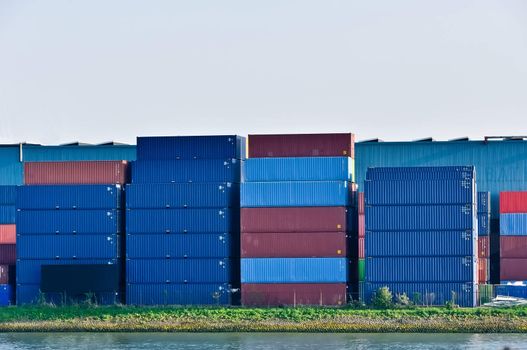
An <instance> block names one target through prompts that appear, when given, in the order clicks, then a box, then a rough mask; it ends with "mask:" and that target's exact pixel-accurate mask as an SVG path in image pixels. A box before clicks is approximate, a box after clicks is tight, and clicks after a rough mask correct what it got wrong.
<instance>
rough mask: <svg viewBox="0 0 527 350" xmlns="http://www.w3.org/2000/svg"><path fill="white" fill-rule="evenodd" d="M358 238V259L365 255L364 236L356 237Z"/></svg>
mask: <svg viewBox="0 0 527 350" xmlns="http://www.w3.org/2000/svg"><path fill="white" fill-rule="evenodd" d="M357 240H358V243H359V255H358V256H359V258H360V259H364V257H365V255H364V253H365V238H364V237H358V238H357Z"/></svg>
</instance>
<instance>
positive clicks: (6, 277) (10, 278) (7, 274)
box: [0, 265, 16, 284]
mask: <svg viewBox="0 0 527 350" xmlns="http://www.w3.org/2000/svg"><path fill="white" fill-rule="evenodd" d="M15 276H16V275H15V265H0V284H10V283H11V284H13V283H14V282H15Z"/></svg>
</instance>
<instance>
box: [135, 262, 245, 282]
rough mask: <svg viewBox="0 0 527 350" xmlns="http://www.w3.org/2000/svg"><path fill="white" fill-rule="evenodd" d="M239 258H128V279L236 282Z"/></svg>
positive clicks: (143, 280) (136, 280) (142, 280)
mask: <svg viewBox="0 0 527 350" xmlns="http://www.w3.org/2000/svg"><path fill="white" fill-rule="evenodd" d="M238 270H239V262H238V261H237V260H236V259H226V258H223V259H222V258H215V259H127V260H126V282H127V283H131V284H134V283H229V282H235V279H236V276H237V271H238Z"/></svg>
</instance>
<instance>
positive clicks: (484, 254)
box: [478, 236, 527, 258]
mask: <svg viewBox="0 0 527 350" xmlns="http://www.w3.org/2000/svg"><path fill="white" fill-rule="evenodd" d="M478 256H479V257H480V258H490V237H489V236H484V237H479V236H478ZM526 257H527V255H526Z"/></svg>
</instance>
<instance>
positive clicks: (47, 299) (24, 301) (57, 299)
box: [16, 284, 122, 306]
mask: <svg viewBox="0 0 527 350" xmlns="http://www.w3.org/2000/svg"><path fill="white" fill-rule="evenodd" d="M121 301H122V295H121V294H119V293H116V292H109V293H108V292H107V293H87V294H84V295H80V296H72V295H68V294H66V293H44V292H42V291H41V289H40V284H18V285H17V287H16V304H17V305H30V304H34V305H42V304H43V303H48V304H51V305H58V306H62V305H71V304H73V305H78V304H86V303H89V304H94V305H117V304H120V303H121Z"/></svg>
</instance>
